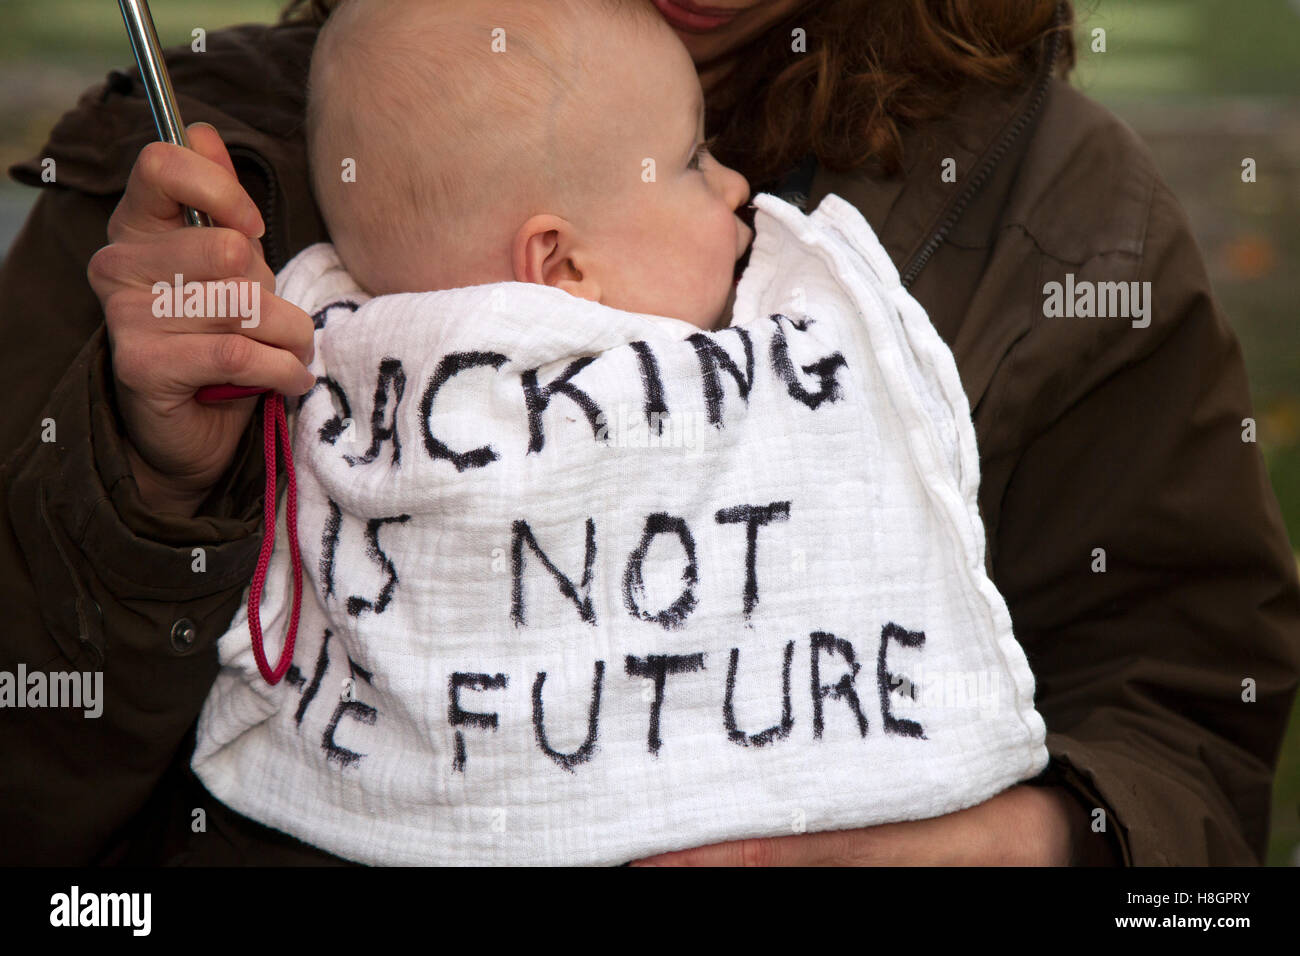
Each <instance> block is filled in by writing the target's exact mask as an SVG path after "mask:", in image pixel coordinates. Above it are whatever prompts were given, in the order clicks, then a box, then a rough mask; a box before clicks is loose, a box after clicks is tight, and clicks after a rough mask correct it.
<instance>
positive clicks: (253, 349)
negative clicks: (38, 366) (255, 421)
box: [113, 303, 316, 400]
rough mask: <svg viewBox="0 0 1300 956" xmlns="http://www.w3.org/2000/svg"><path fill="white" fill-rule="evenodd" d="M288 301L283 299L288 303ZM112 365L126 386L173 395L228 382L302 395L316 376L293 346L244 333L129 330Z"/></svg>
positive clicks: (178, 397)
mask: <svg viewBox="0 0 1300 956" xmlns="http://www.w3.org/2000/svg"><path fill="white" fill-rule="evenodd" d="M286 304H287V303H286ZM113 367H114V370H115V372H116V374H117V378H118V380H119V381H120V382H122V384H123V385H125V386H126V387H127V388H129V389H131V390H133V391H135V392H137V393H139V394H142V395H152V396H156V397H162V396H164V395H166V396H170V398H171V399H173V400H184V399H188V398H189V397H191V396H192V395H193V393H194V392H195V391H196V390H198V389H199V388H202V387H203V386H204V385H213V384H219V383H224V382H229V383H231V384H232V385H247V386H252V387H255V388H270V389H274V390H275V391H277V392H282V393H284V394H286V395H301V394H302V393H303V392H305V391H307V389H309V388H311V387H312V385H314V384H315V383H316V379H315V376H313V375H312V374H311V372H309V371H308V370H307V367H306V366H305V365H304V364H303V363H302V362H301V361H300V360H299V359H298V358H297V357H296V356H295V355H294V354H293V353H291V352H289V351H286V350H285V349H283V348H279V347H276V346H273V345H268V344H266V343H264V342H259V341H257V340H256V339H254V338H252V337H250V336H248V335H236V334H229V335H203V334H195V335H177V334H174V333H172V334H166V335H157V336H149V337H144V336H132V337H127V338H125V339H123V340H120V341H117V340H115V341H114V344H113Z"/></svg>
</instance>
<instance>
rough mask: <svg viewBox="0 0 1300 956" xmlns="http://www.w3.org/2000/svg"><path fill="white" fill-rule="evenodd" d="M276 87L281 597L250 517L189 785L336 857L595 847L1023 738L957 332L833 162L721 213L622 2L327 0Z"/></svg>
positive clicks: (680, 92) (717, 194)
mask: <svg viewBox="0 0 1300 956" xmlns="http://www.w3.org/2000/svg"><path fill="white" fill-rule="evenodd" d="M309 98H310V104H309V117H308V139H309V148H310V153H311V159H312V167H313V180H314V188H315V191H316V194H317V198H318V200H319V203H320V207H321V210H322V212H323V214H324V217H325V220H326V223H327V225H328V227H329V231H330V235H331V237H332V240H333V242H332V245H330V244H319V245H317V246H313V247H311V248H309V249H306V250H304V251H303V252H302V253H300V254H299V255H298V256H297V257H295V259H294V261H293V262H291V263H289V265H288V266H286V267H285V269H284V270H283V271H282V272H281V273H280V275H279V276H278V277H277V291H278V292H279V294H280V295H282V296H283V297H284V298H285V299H287V300H288V301H291V302H294V303H296V304H298V305H300V306H301V307H302V308H303V309H305V310H306V311H308V312H309V313H310V314H312V315H313V318H314V319H315V320H316V325H317V332H316V345H317V347H316V354H315V357H314V358H313V362H312V370H313V372H314V373H315V374H316V376H317V382H318V385H317V387H316V388H314V389H312V390H311V391H310V392H308V393H307V394H306V395H304V396H303V399H302V401H301V403H300V404H299V406H298V407H297V408H296V409H295V410H294V411H295V417H294V421H293V458H294V460H295V464H296V474H297V479H296V480H297V484H296V486H295V487H296V496H295V495H289V496H286V499H285V500H286V503H287V502H290V501H292V502H293V507H295V509H296V510H295V512H294V513H295V514H297V518H298V521H299V524H298V528H300V529H301V533H299V534H296V537H295V538H294V539H293V541H294V543H296V544H297V545H298V546H299V547H300V548H301V558H302V562H301V571H302V573H301V583H302V584H303V585H305V586H304V587H303V594H302V601H301V618H300V619H299V618H298V617H297V613H298V611H297V609H296V607H295V609H293V610H290V609H289V608H290V605H291V602H290V600H289V598H288V596H287V595H288V593H289V592H290V591H291V590H292V589H293V586H292V583H291V582H292V581H293V580H294V578H295V573H294V565H295V562H296V560H297V558H298V554H297V552H296V551H294V550H293V546H292V545H291V543H290V541H289V540H288V538H287V536H286V537H284V538H282V539H281V540H280V541H278V542H277V543H276V546H275V548H274V552H273V555H272V557H271V559H270V563H269V567H265V568H264V570H265V571H266V574H265V576H264V577H262V576H259V578H258V579H257V580H256V581H255V585H254V587H253V588H252V589H251V590H250V599H249V603H250V607H256V606H257V599H256V598H255V597H254V595H257V594H258V591H257V589H258V588H260V587H261V586H262V583H263V582H264V584H265V592H264V598H265V600H264V601H263V603H262V604H261V605H260V621H261V627H263V628H265V634H266V636H267V638H268V644H269V645H274V642H275V640H276V638H277V637H280V636H282V635H285V634H288V633H296V634H297V639H296V644H295V646H294V648H293V651H292V653H291V654H289V655H287V657H286V658H285V660H284V661H283V666H284V667H285V670H284V671H283V672H279V671H278V668H275V669H272V668H269V666H268V664H267V661H268V659H269V660H277V659H278V656H277V655H279V654H280V653H281V651H280V649H279V648H276V647H274V646H268V648H267V650H266V653H265V654H264V655H263V656H262V657H261V658H259V659H256V660H255V658H256V655H257V654H259V653H261V651H260V644H259V641H260V636H259V633H260V632H258V631H257V630H256V627H257V625H256V624H255V623H254V622H255V620H257V619H258V618H257V615H251V616H250V618H247V619H245V618H236V620H235V621H234V622H233V624H232V626H231V629H230V630H229V631H228V632H227V633H226V634H225V635H224V636H223V637H222V638H221V639H220V641H219V642H218V652H219V655H220V660H221V664H222V668H221V673H220V674H219V676H218V678H217V680H216V682H215V683H214V685H213V689H212V691H211V692H210V694H209V696H208V698H207V700H206V701H205V704H204V709H203V713H202V715H201V718H200V721H199V728H198V733H197V743H196V747H195V752H194V757H193V761H192V764H193V767H194V770H195V772H196V773H197V774H198V776H199V777H200V779H201V780H202V781H203V783H204V785H205V786H206V787H207V789H208V790H209V792H210V793H211V794H212V795H213V796H214V797H215V798H216V799H218V800H221V801H222V802H223V803H226V804H227V805H229V806H230V807H232V808H233V809H235V810H236V811H238V812H240V813H242V814H244V815H245V816H248V817H250V818H252V819H254V820H257V821H259V822H261V823H264V824H266V825H268V826H272V827H276V828H278V829H281V830H284V831H286V832H288V833H290V834H292V835H294V836H295V837H297V838H299V839H301V840H304V841H306V842H308V843H311V844H313V845H315V846H319V847H322V848H324V849H326V850H329V851H330V852H332V853H335V854H337V855H339V856H343V857H346V858H348V859H352V860H357V861H360V862H365V863H374V864H428V863H450V864H471V863H472V864H482V863H502V864H537V863H548V864H609V863H619V862H624V861H628V860H633V859H638V858H641V857H644V856H648V855H651V854H653V853H657V852H662V851H667V850H672V849H681V848H685V847H690V846H700V845H704V844H708V843H716V842H721V841H725V840H734V839H742V838H745V837H754V836H777V835H781V834H785V833H797V832H804V831H809V832H812V831H819V830H830V829H843V828H849V827H862V826H870V825H874V824H877V823H885V822H892V821H897V820H905V819H916V818H919V817H926V816H937V815H940V814H943V813H947V812H952V811H955V810H958V809H962V808H964V807H968V806H972V805H974V804H975V803H978V802H981V801H983V800H985V799H987V798H988V797H990V796H992V795H993V794H994V793H997V792H998V791H1000V790H1001V789H1003V788H1005V787H1007V786H1010V785H1011V784H1013V783H1015V782H1017V781H1019V780H1023V779H1025V778H1027V777H1030V776H1033V775H1034V774H1035V773H1037V772H1039V771H1040V770H1041V769H1042V767H1043V766H1044V765H1045V763H1046V760H1047V753H1046V748H1045V747H1044V745H1043V740H1044V727H1043V722H1042V720H1041V718H1040V717H1039V716H1038V714H1037V713H1036V712H1035V711H1034V709H1033V679H1032V675H1031V674H1030V672H1029V669H1028V664H1027V662H1026V661H1025V658H1024V654H1023V652H1022V651H1021V650H1020V648H1019V645H1018V644H1017V643H1016V641H1015V639H1014V636H1013V635H1012V632H1011V622H1010V616H1009V614H1008V613H1007V610H1006V606H1005V603H1004V602H1003V601H1002V599H1001V596H1000V595H999V594H998V593H997V591H996V588H994V587H993V585H992V582H990V581H989V580H988V578H987V577H986V576H985V575H984V573H983V567H984V556H983V547H984V541H983V536H982V535H983V531H982V525H981V523H980V520H979V513H978V508H977V505H976V492H977V490H978V473H979V463H978V458H977V456H976V450H975V444H974V430H973V428H972V426H971V422H970V410H969V407H968V406H967V404H966V399H965V395H964V393H963V392H962V388H961V382H960V379H959V378H958V376H957V370H956V365H955V363H954V362H953V360H952V356H951V353H950V352H949V351H948V350H947V347H946V346H945V345H944V344H943V342H942V340H941V339H940V338H939V336H938V334H937V332H935V330H934V329H933V327H932V326H931V325H930V324H929V322H928V320H927V318H926V316H925V313H924V310H923V309H922V308H921V307H920V305H919V304H918V303H917V302H916V301H915V300H914V299H912V298H911V296H910V295H908V293H907V292H906V291H905V290H904V289H903V288H902V286H901V284H900V282H899V277H898V272H897V270H896V269H895V267H894V265H893V263H892V262H891V261H890V259H889V257H888V255H887V254H886V253H885V251H884V249H883V247H882V246H881V245H880V243H879V240H878V239H877V238H876V237H875V234H874V233H873V232H872V230H871V228H870V226H869V225H868V224H867V223H866V221H865V220H864V219H863V218H862V216H861V214H860V213H859V212H858V211H857V210H856V209H854V208H853V207H852V206H851V205H849V204H848V203H846V202H844V201H843V200H842V199H839V198H838V197H835V196H829V197H827V198H826V199H824V200H823V201H822V203H821V205H820V206H819V207H818V209H817V210H816V211H815V212H813V213H812V214H809V215H806V216H805V215H804V214H803V213H802V212H800V211H799V210H797V209H795V208H794V207H793V206H791V205H789V204H787V203H784V202H782V201H780V200H779V199H777V198H776V197H773V196H766V195H760V196H757V197H755V199H754V205H755V209H756V210H757V212H756V216H757V219H756V228H757V235H754V234H753V233H752V232H751V230H750V229H749V227H748V226H746V225H745V224H744V223H742V222H741V221H740V220H739V219H738V218H737V216H736V210H737V208H738V207H740V206H741V205H742V204H743V203H744V202H745V201H746V199H747V198H748V192H749V187H748V184H747V183H746V182H745V179H744V178H743V177H742V176H740V175H739V174H737V173H735V172H734V171H732V170H730V169H727V168H726V167H725V166H722V165H721V164H719V163H718V162H717V161H716V160H715V159H714V158H713V157H711V156H710V155H709V153H708V151H707V149H706V147H705V143H704V142H703V126H702V121H703V102H702V95H701V90H700V84H699V82H698V80H697V78H696V74H695V70H694V68H693V66H692V62H691V59H690V57H689V56H688V55H687V53H686V51H685V49H684V48H683V47H682V45H681V44H680V43H679V42H678V40H677V38H676V36H675V35H674V34H673V32H672V31H671V30H670V29H669V28H668V27H667V26H666V25H665V24H664V22H663V21H662V20H661V19H660V17H659V15H658V13H656V12H655V9H654V7H653V6H652V4H650V3H648V2H646V0H545V2H542V0H498V2H487V0H483V2H470V0H460V2H451V0H347V2H345V3H344V4H343V5H342V6H341V7H340V8H339V9H338V10H337V11H336V12H335V13H334V14H333V16H332V17H331V18H330V20H329V22H328V24H327V25H326V27H325V28H324V31H323V32H322V34H321V37H320V40H319V44H318V46H317V49H316V53H315V56H314V59H313V63H312V72H311V82H310V95H309ZM751 240H752V245H753V248H752V250H751V251H750V254H749V263H748V264H747V265H746V267H745V275H744V277H743V278H742V279H741V280H740V281H739V284H738V285H737V284H736V283H735V282H734V274H735V272H736V269H737V263H738V262H739V260H740V259H741V257H742V255H744V254H745V253H746V249H747V248H748V247H749V246H750V244H751ZM733 300H734V301H733ZM681 426H688V427H687V428H686V429H685V430H681ZM688 436H689V437H688ZM367 446H368V447H367ZM286 507H288V504H286ZM286 517H287V515H286ZM279 527H280V528H281V529H283V528H284V527H285V523H284V522H281V523H280V524H279ZM286 552H288V555H289V556H288V557H286ZM290 620H293V621H295V622H297V630H296V631H294V626H295V625H294V624H290V623H289V621H290ZM282 646H283V645H282ZM290 660H291V661H292V666H289V664H290ZM255 665H256V666H255ZM279 673H283V679H282V680H281V679H279V676H278V675H279ZM923 673H924V674H935V675H938V676H937V677H936V678H935V679H934V680H932V681H929V682H927V681H926V680H924V678H923V676H922V675H923ZM263 675H269V676H267V677H266V679H265V680H264V679H263ZM954 677H956V678H960V679H961V686H962V688H966V689H968V690H969V689H971V688H973V691H971V692H970V693H971V696H970V697H969V698H966V697H964V696H963V697H962V699H956V700H954V699H951V695H948V694H947V692H948V690H949V689H950V688H951V686H952V684H953V680H952V679H953V678H954ZM936 685H937V686H939V687H940V692H941V693H943V694H944V695H945V696H944V698H943V700H940V701H936V700H935V699H934V698H933V697H932V696H931V695H932V693H933V691H930V690H928V688H931V687H934V686H936ZM918 691H919V693H918Z"/></svg>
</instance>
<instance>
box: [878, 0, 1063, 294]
mask: <svg viewBox="0 0 1300 956" xmlns="http://www.w3.org/2000/svg"><path fill="white" fill-rule="evenodd" d="M1064 21H1065V4H1064V3H1061V4H1058V6H1057V8H1056V22H1055V26H1056V27H1057V29H1055V30H1053V31H1052V36H1051V39H1050V41H1049V44H1050V45H1049V46H1048V50H1047V62H1046V63H1045V64H1044V65H1043V68H1042V71H1041V73H1040V75H1039V77H1038V79H1037V81H1036V82H1035V85H1034V95H1033V98H1032V99H1031V100H1030V103H1029V106H1028V107H1026V109H1025V110H1024V111H1023V112H1022V113H1021V114H1020V115H1019V116H1017V117H1016V119H1015V122H1014V123H1012V124H1011V128H1010V129H1008V130H1007V131H1006V133H1004V134H1003V136H1002V138H1001V139H1000V140H999V141H998V143H997V145H996V146H994V147H993V150H992V152H990V153H989V154H988V155H987V156H986V157H985V159H984V161H983V162H982V163H980V165H979V166H978V167H977V168H976V170H975V172H974V173H973V174H972V176H971V180H970V183H969V184H968V185H967V187H966V189H965V190H964V191H963V192H962V193H961V194H960V195H959V196H958V197H957V198H956V200H954V201H953V204H952V205H951V206H950V207H949V208H948V213H947V215H945V216H944V218H943V222H942V223H940V224H939V227H938V228H937V229H936V230H935V231H934V232H933V233H932V234H931V236H930V238H929V239H927V240H926V242H925V245H924V246H922V247H921V249H920V250H919V251H918V252H917V253H916V255H914V256H913V257H912V259H911V261H910V262H909V263H908V264H907V268H906V269H904V270H903V276H902V282H903V288H905V289H909V288H911V285H912V283H913V282H915V281H916V277H917V276H919V275H920V274H921V270H922V269H924V268H925V266H926V264H927V263H928V262H929V261H930V259H931V257H932V256H933V255H934V254H935V252H936V251H938V249H939V246H940V245H942V244H943V241H944V239H946V238H947V236H948V233H950V232H952V230H953V227H954V226H956V225H957V222H958V220H960V219H961V217H962V214H963V213H965V212H966V207H967V206H969V205H970V204H971V202H972V201H973V200H974V199H975V197H976V196H977V195H979V192H980V190H981V189H983V188H984V185H985V183H987V182H988V179H989V177H990V176H992V175H993V170H994V169H996V168H997V165H998V163H1000V162H1001V161H1002V157H1003V156H1005V155H1006V152H1007V150H1008V149H1010V148H1011V144H1012V143H1014V142H1015V141H1016V139H1017V138H1018V137H1019V136H1020V134H1021V133H1023V132H1024V131H1025V129H1026V128H1027V127H1028V126H1029V124H1030V123H1031V122H1033V120H1034V118H1035V117H1036V116H1037V115H1038V111H1039V110H1041V109H1042V107H1043V101H1044V100H1045V99H1046V98H1047V87H1048V84H1049V83H1050V82H1051V79H1052V73H1053V71H1054V70H1055V67H1056V57H1057V54H1058V53H1059V52H1060V47H1061V33H1060V29H1059V28H1060V26H1061V24H1062V23H1064Z"/></svg>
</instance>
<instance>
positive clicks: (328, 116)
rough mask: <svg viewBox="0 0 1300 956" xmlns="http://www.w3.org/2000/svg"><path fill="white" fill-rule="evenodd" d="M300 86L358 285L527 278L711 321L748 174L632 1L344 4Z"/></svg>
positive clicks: (683, 55) (316, 156) (379, 289)
mask: <svg viewBox="0 0 1300 956" xmlns="http://www.w3.org/2000/svg"><path fill="white" fill-rule="evenodd" d="M309 90H310V93H309V104H308V130H307V135H308V148H309V151H310V157H311V165H312V181H313V188H314V190H315V192H316V197H317V200H318V202H319V204H320V208H321V212H322V215H323V216H324V218H325V223H326V225H327V227H328V228H329V231H330V237H331V239H332V241H333V242H334V244H335V246H336V247H337V249H338V251H339V255H340V257H341V258H342V260H343V262H344V264H345V265H346V266H347V267H348V270H349V272H350V273H351V274H352V276H353V277H354V278H355V279H356V280H357V282H358V283H360V284H361V285H362V287H364V288H365V289H366V290H367V291H369V292H371V293H372V294H376V295H380V294H386V293H392V292H419V291H429V290H436V289H450V288H456V287H460V286H466V285H479V284H482V283H488V282H504V281H512V280H513V281H520V282H537V283H543V284H546V285H551V286H555V287H557V288H559V289H562V290H564V291H566V292H569V293H571V294H573V295H576V296H579V297H581V298H585V299H591V300H593V301H598V302H601V303H603V304H605V305H609V306H612V307H614V308H618V309H625V310H627V311H631V312H646V313H653V314H658V315H670V316H674V317H676V318H680V319H685V320H686V321H688V322H691V323H693V324H695V325H698V326H701V327H703V328H716V327H718V326H720V325H724V324H726V321H727V319H728V317H729V316H728V315H727V312H728V305H729V296H730V293H731V291H732V285H733V274H734V269H735V265H736V262H737V260H738V259H739V257H740V256H741V254H742V253H743V252H744V250H745V248H746V247H747V246H748V244H749V240H750V238H751V236H752V234H751V232H750V230H749V228H748V227H747V226H746V225H745V224H744V223H742V222H741V221H740V220H739V219H738V218H737V216H736V210H737V209H738V208H739V207H740V206H741V205H742V204H743V203H744V202H745V201H746V200H747V199H748V198H749V184H748V183H746V181H745V179H744V177H743V176H741V175H740V174H739V173H737V172H735V171H734V170H731V169H728V168H727V167H725V166H722V165H721V164H720V163H718V162H717V161H716V160H715V159H713V158H712V156H710V155H709V154H708V153H707V151H705V150H704V148H703V97H702V93H701V90H700V84H699V80H698V78H697V76H696V73H695V68H694V65H693V64H692V62H691V58H690V56H689V54H688V53H687V52H686V50H685V48H684V47H683V46H682V44H681V42H680V41H679V40H678V39H677V36H676V35H675V34H674V33H673V32H672V30H671V29H670V28H669V27H668V26H667V24H665V23H664V21H663V19H662V18H661V17H660V16H659V14H658V13H657V12H656V11H655V8H654V7H653V5H652V4H651V3H649V2H647V0H546V2H540V0H345V2H344V3H343V4H342V5H341V6H340V7H339V8H338V9H337V10H336V11H335V12H334V13H333V14H332V15H331V16H330V19H329V20H328V21H327V22H326V25H325V27H324V28H323V29H322V31H321V36H320V39H319V40H318V42H317V47H316V52H315V54H314V56H313V59H312V67H311V80H310V84H309ZM349 160H350V161H352V162H351V163H349V162H348V161H349ZM352 169H354V170H355V176H354V177H353V176H350V175H348V173H349V172H350V171H351V170H352Z"/></svg>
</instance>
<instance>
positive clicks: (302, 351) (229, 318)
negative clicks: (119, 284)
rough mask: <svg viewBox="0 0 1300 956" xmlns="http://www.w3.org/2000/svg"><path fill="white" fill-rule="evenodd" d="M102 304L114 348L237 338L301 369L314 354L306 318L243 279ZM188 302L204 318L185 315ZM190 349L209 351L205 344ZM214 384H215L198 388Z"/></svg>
mask: <svg viewBox="0 0 1300 956" xmlns="http://www.w3.org/2000/svg"><path fill="white" fill-rule="evenodd" d="M198 294H202V296H203V301H202V302H201V303H199V302H198V301H197V295H198ZM103 301H104V315H105V321H106V322H107V324H108V329H109V334H110V336H111V337H112V339H113V341H114V343H115V344H116V343H119V342H124V343H127V345H128V346H129V345H132V344H135V343H137V342H139V343H142V344H143V347H145V348H149V347H150V343H151V342H152V341H154V340H158V339H171V338H178V337H179V338H183V339H186V340H190V339H197V338H213V337H215V338H224V337H226V336H237V337H245V338H249V339H252V340H254V341H256V342H260V343H262V344H263V345H269V346H272V347H274V348H278V349H284V350H286V352H287V353H288V354H289V355H290V357H291V358H293V359H295V360H296V361H297V362H299V363H300V364H302V365H303V366H306V365H307V364H308V363H310V362H311V359H312V355H313V354H314V346H315V342H314V333H315V329H314V328H313V326H312V322H311V317H310V316H309V315H307V313H306V312H304V311H303V310H302V309H300V308H298V307H297V306H296V305H293V304H292V303H290V302H286V301H285V300H284V299H281V298H280V297H279V296H277V295H275V294H274V293H271V292H267V291H266V287H265V286H261V285H258V286H257V287H256V288H255V287H254V286H253V284H252V283H251V282H249V281H248V280H237V279H232V280H228V281H224V282H222V281H217V282H205V283H202V284H200V285H198V286H191V287H188V288H187V287H184V286H182V287H181V291H180V293H179V295H178V294H177V292H176V287H175V286H174V285H173V284H168V285H167V287H166V288H163V289H160V290H159V291H158V292H157V293H155V292H153V291H152V290H145V289H140V288H129V289H122V290H120V291H118V292H116V293H114V294H112V295H110V296H108V297H106V298H105V299H104V300H103ZM187 302H188V303H190V304H191V306H193V307H195V308H191V309H190V311H197V307H199V306H201V307H202V309H203V311H204V312H205V314H204V315H186V314H185V313H186V305H187ZM221 313H224V315H223V314H221ZM195 347H197V348H206V347H208V346H207V344H206V343H204V344H202V345H196V346H195ZM223 381H224V380H223ZM216 383H217V380H213V381H210V382H200V383H198V384H200V385H211V384H216ZM237 384H263V385H270V384H271V383H269V382H263V383H243V382H240V383H237Z"/></svg>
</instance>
